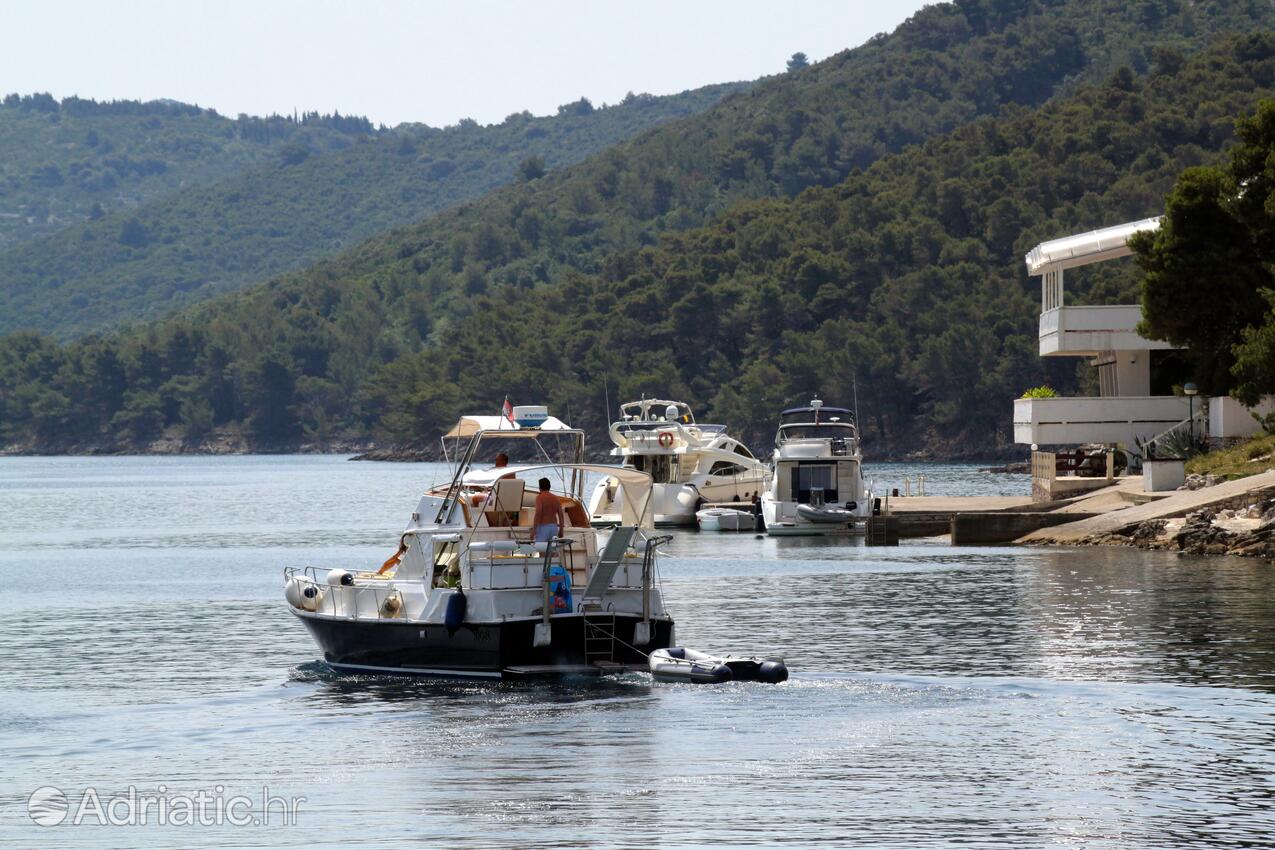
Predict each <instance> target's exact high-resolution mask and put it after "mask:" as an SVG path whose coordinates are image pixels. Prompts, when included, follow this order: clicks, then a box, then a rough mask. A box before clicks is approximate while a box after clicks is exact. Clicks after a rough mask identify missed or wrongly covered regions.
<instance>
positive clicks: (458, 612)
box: [285, 409, 673, 677]
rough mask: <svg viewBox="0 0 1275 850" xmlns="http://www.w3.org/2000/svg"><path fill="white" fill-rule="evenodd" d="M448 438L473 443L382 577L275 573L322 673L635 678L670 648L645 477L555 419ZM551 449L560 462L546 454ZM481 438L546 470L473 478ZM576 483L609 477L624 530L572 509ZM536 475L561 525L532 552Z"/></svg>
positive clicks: (487, 423)
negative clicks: (588, 452) (626, 674)
mask: <svg viewBox="0 0 1275 850" xmlns="http://www.w3.org/2000/svg"><path fill="white" fill-rule="evenodd" d="M515 410H517V409H515ZM447 437H454V438H456V439H457V440H467V441H468V442H467V445H466V447H465V448H464V450H463V452H461V453H460V456H459V457H458V458H457V459H456V463H455V467H454V469H453V472H452V475H451V479H450V481H449V482H448V483H447V484H446V485H443V486H439V487H435V488H432V489H430V490H429V491H428V492H426V493H425V494H424V495H423V496H422V497H421V498H420V501H419V503H418V504H417V506H416V510H415V511H413V513H412V517H411V521H410V522H409V523H408V526H407V528H406V529H405V530H404V531H403V532H402V534H401V535H400V536H399V546H398V549H397V551H396V552H395V553H394V555H393V556H392V557H390V558H389V559H388V560H387V561H386V562H385V563H384V564H382V565H381V566H380V568H379V569H375V570H366V571H348V570H344V569H333V570H323V569H319V568H315V567H308V568H290V569H288V570H286V571H285V576H286V586H285V596H286V597H287V599H288V602H289V604H290V607H291V610H292V612H293V613H294V614H295V615H296V616H297V617H299V618H300V619H301V620H302V622H304V623H305V625H306V627H307V628H308V629H309V630H310V632H311V634H312V636H313V637H314V638H315V640H316V642H317V643H318V644H319V646H320V647H321V648H322V650H323V653H324V658H325V659H326V660H327V661H328V663H329V664H331V665H332V666H333V667H336V668H337V669H339V670H344V671H368V672H392V673H412V674H420V673H425V674H441V675H461V676H497V677H499V676H510V675H531V674H537V673H553V674H562V673H597V672H599V671H606V670H611V669H625V668H627V667H633V668H642V667H644V666H645V660H646V654H647V653H648V652H649V651H650V650H651V649H654V648H659V647H663V646H668V645H669V643H670V641H671V639H672V636H673V621H672V619H671V617H669V615H668V613H667V612H666V611H665V610H664V604H663V597H662V595H661V593H660V590H659V587H658V586H657V585H656V584H655V562H656V558H657V549H656V547H657V546H658V545H659V544H660V543H661V542H663V541H664V540H666V539H667V538H657V537H652V536H651V534H650V530H651V528H652V526H653V510H652V499H651V489H652V488H651V478H650V476H649V475H647V474H646V473H644V472H640V471H637V470H632V469H620V470H617V469H615V468H613V467H607V466H599V465H594V464H587V463H584V462H583V457H584V433H583V432H582V431H579V430H577V429H573V428H570V427H569V426H567V425H566V424H565V423H562V422H561V421H560V420H557V419H554V418H553V417H547V416H546V417H544V418H542V419H541V420H539V421H538V424H537V425H536V426H535V427H527V426H525V425H519V424H517V422H515V421H511V420H510V419H506V418H505V417H487V416H465V417H462V418H461V419H460V421H458V422H457V423H456V425H455V426H454V427H453V428H452V429H451V430H450V431H449V432H448V434H447ZM550 438H552V439H550ZM508 440H514V441H517V442H515V443H512V444H511V443H508V442H506V441H508ZM550 442H551V443H554V444H555V445H556V446H557V447H559V448H560V449H564V451H563V452H561V454H565V457H566V460H558V461H555V460H553V459H552V458H551V457H550V455H549V452H548V451H547V447H546V443H550ZM492 443H503V445H505V446H506V447H508V448H509V450H510V451H511V452H514V453H520V454H524V455H526V454H528V453H531V454H539V455H541V456H543V458H544V462H534V463H525V464H519V465H502V466H496V467H492V468H480V467H479V458H483V462H484V465H485V463H487V462H490V461H489V459H487V458H486V457H485V455H486V454H487V452H485V451H484V449H486V448H488V447H490V446H491V445H492ZM444 445H446V443H444ZM587 474H601V475H607V476H609V477H610V478H612V479H613V480H614V481H615V486H616V487H617V488H619V490H620V491H621V492H622V493H623V495H624V503H625V509H624V510H623V511H622V512H621V514H620V518H619V519H620V526H619V527H618V528H616V529H615V530H614V532H611V533H610V534H606V535H602V536H601V537H600V536H599V535H600V533H599V532H598V531H597V530H595V529H594V528H592V527H591V525H590V523H589V517H588V516H587V514H586V513H585V511H584V507H583V497H584V486H585V477H586V475H587ZM541 478H547V479H549V480H550V481H551V482H552V483H551V489H550V492H551V493H552V494H553V495H554V497H555V498H556V499H557V500H558V503H559V505H560V506H561V508H562V510H563V513H564V515H565V517H566V521H567V527H566V528H563V529H560V533H559V534H558V535H557V536H556V537H555V538H554V539H553V540H552V541H550V542H549V543H536V542H535V541H534V535H533V528H532V521H533V518H534V514H535V505H536V497H537V495H538V492H539V491H538V487H537V482H538V481H539V479H541Z"/></svg>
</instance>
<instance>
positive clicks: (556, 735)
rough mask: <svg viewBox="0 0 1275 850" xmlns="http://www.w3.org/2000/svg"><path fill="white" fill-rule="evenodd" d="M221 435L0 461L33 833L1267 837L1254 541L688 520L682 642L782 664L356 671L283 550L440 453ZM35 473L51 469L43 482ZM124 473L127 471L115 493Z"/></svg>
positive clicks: (403, 481) (546, 841) (630, 838)
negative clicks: (128, 803) (332, 454)
mask: <svg viewBox="0 0 1275 850" xmlns="http://www.w3.org/2000/svg"><path fill="white" fill-rule="evenodd" d="M124 460H128V459H124ZM168 460H173V459H168ZM224 460H225V459H215V460H208V459H198V460H197V461H196V460H195V459H192V460H191V462H190V463H185V462H183V461H184V459H176V460H173V462H172V463H167V464H166V463H160V462H154V463H152V462H147V463H140V462H139V463H136V464H131V463H126V462H122V461H121V459H113V458H112V459H94V460H76V461H75V462H74V463H72V464H58V463H52V462H50V463H49V464H48V465H45V466H41V464H40V462H39V461H38V459H25V460H24V461H23V463H24V465H23V466H22V467H21V476H9V477H7V478H6V477H5V476H0V518H2V519H0V523H4V525H3V530H2V531H0V535H3V542H4V545H3V546H0V579H3V580H4V581H5V588H6V590H5V595H4V597H3V598H4V601H5V606H6V608H5V613H6V616H5V617H3V618H0V646H3V647H4V648H5V652H4V653H3V654H0V764H3V765H4V768H5V770H4V771H3V780H2V781H0V808H2V810H3V811H5V812H7V813H10V814H13V815H15V816H13V817H6V818H0V843H3V844H5V845H6V846H9V845H12V846H34V844H35V843H36V842H37V841H47V839H48V838H49V836H50V835H51V834H50V833H46V832H40V831H39V830H38V829H37V828H36V827H34V826H32V825H31V824H30V823H28V822H27V821H26V820H25V819H24V817H25V816H24V815H23V814H22V807H23V805H24V801H25V795H26V794H27V793H29V792H30V790H31V789H33V788H35V787H38V786H40V785H45V784H53V785H58V786H60V787H65V788H68V789H75V788H84V787H88V786H94V787H99V788H125V787H127V786H128V785H129V784H137V785H139V786H141V787H151V788H153V787H155V786H157V785H159V784H164V785H166V786H167V787H169V788H170V789H174V790H178V789H185V790H189V789H199V788H207V787H211V786H212V785H213V784H214V783H220V784H224V785H225V786H227V787H228V788H230V789H232V790H233V791H235V792H252V791H253V790H254V789H256V790H259V789H260V787H261V786H262V785H268V786H269V787H271V788H272V789H273V790H275V791H276V792H281V793H284V794H296V795H301V796H305V797H307V803H306V805H305V807H303V813H304V817H303V818H302V820H301V822H300V824H299V825H298V826H297V827H296V828H292V829H288V830H269V831H265V830H262V831H252V830H249V831H246V832H237V833H234V834H230V833H228V832H226V831H224V830H222V831H218V830H209V831H192V830H180V831H169V832H165V831H163V830H149V828H148V831H138V832H128V833H126V834H121V833H120V832H119V831H118V830H116V831H112V830H110V829H105V830H91V829H81V830H79V831H74V832H63V833H58V834H56V835H54V836H53V837H54V838H55V839H59V840H61V842H62V843H63V844H65V845H75V846H85V847H110V846H119V845H120V843H121V841H123V842H124V843H127V844H130V845H134V844H137V845H140V844H159V845H172V846H215V845H222V844H227V843H233V844H240V845H256V846H271V847H283V846H298V847H301V846H312V845H315V844H321V845H331V844H335V843H343V844H350V845H353V846H385V847H399V846H413V845H420V844H426V845H438V846H447V847H575V846H580V845H582V844H594V845H598V846H626V847H631V846H642V847H699V846H704V845H708V844H725V845H730V846H741V845H764V846H769V845H772V844H776V843H779V842H781V841H782V842H788V843H797V844H830V845H834V846H846V845H869V846H879V847H899V848H917V847H937V846H951V845H952V844H960V843H966V844H970V845H973V846H980V847H984V846H996V845H1004V846H1045V845H1053V844H1059V845H1064V846H1077V845H1083V846H1086V847H1111V848H1117V847H1121V848H1123V847H1131V846H1137V847H1148V848H1164V847H1176V846H1182V847H1188V846H1189V847H1208V846H1245V845H1249V846H1265V845H1266V844H1268V843H1269V833H1270V828H1271V826H1272V822H1271V820H1272V819H1271V814H1270V812H1271V808H1272V794H1273V793H1275V785H1273V783H1272V780H1271V778H1270V777H1271V776H1275V696H1272V694H1271V691H1272V688H1273V687H1275V663H1273V662H1275V657H1273V653H1275V636H1273V635H1275V605H1273V603H1272V602H1271V600H1272V599H1275V593H1273V592H1272V591H1275V587H1272V584H1273V583H1275V574H1273V573H1272V571H1271V570H1270V568H1269V566H1268V565H1264V564H1261V563H1257V562H1254V561H1249V560H1242V559H1234V558H1213V559H1203V558H1187V557H1177V556H1173V555H1168V554H1165V553H1146V552H1138V551H1131V550H1123V549H1075V550H1063V549H1019V548H971V549H953V548H950V547H948V546H946V545H943V544H942V543H941V542H939V541H907V542H905V544H904V545H903V546H900V547H898V548H869V547H866V546H864V545H863V543H862V541H859V540H854V539H840V540H818V539H780V540H776V539H768V538H762V539H756V538H755V537H753V536H752V535H747V534H746V535H728V534H718V535H709V534H697V533H694V532H679V533H678V534H677V535H676V537H675V539H674V541H673V542H672V543H671V544H670V545H669V547H668V557H667V558H666V559H665V560H664V562H663V565H662V567H661V576H662V578H663V580H664V582H665V590H666V598H667V601H668V605H669V606H670V608H671V609H672V610H673V612H674V614H675V615H676V616H677V618H678V633H679V636H680V639H681V641H682V642H684V643H686V644H688V645H691V646H697V647H702V648H705V649H710V650H722V651H727V650H733V651H743V652H749V653H772V652H773V653H780V654H783V655H786V656H787V658H788V660H789V664H790V667H791V668H792V669H793V671H794V676H793V678H792V679H790V680H789V681H788V682H786V683H784V684H782V685H778V686H770V685H762V684H756V683H733V684H729V685H726V686H721V687H696V686H690V685H678V684H665V683H652V682H651V681H650V680H649V679H647V678H645V677H642V676H638V675H628V676H624V677H618V678H613V679H605V680H602V681H597V682H593V681H590V682H567V683H557V684H548V683H539V682H529V683H488V682H455V681H446V680H414V679H393V678H380V677H359V676H354V677H348V676H337V675H334V674H333V673H332V672H331V670H330V669H329V668H327V667H326V665H324V664H322V662H319V661H317V660H316V656H317V652H316V650H315V648H314V645H313V644H312V643H311V641H310V640H309V638H308V636H307V635H306V633H305V631H304V629H302V628H301V627H300V626H299V624H298V623H296V622H295V620H294V618H293V617H292V616H291V615H290V614H288V613H287V611H286V610H285V609H284V608H283V606H282V604H281V602H280V599H279V585H280V569H281V567H282V565H283V564H285V563H313V564H317V565H323V566H327V565H331V566H348V565H350V564H366V563H379V562H380V561H381V560H383V558H384V556H385V554H387V553H386V552H385V551H383V550H384V549H385V543H384V541H385V540H388V539H392V537H393V533H394V531H395V529H396V528H397V526H398V520H399V519H401V515H402V507H403V504H404V502H405V501H406V502H410V500H411V495H412V494H413V493H414V492H416V491H417V490H418V489H419V485H420V478H421V470H420V468H419V467H406V468H404V467H395V466H379V465H378V466H363V465H356V464H345V465H341V464H340V463H339V462H333V461H328V460H325V459H305V460H304V461H303V462H302V461H296V460H295V459H279V460H278V461H277V462H275V461H272V460H271V459H230V460H229V461H228V462H226V463H224V464H223V463H221V462H222V461H224ZM4 463H6V461H5V460H3V459H0V464H4ZM325 464H326V465H325ZM3 468H4V470H5V471H8V470H9V469H10V468H11V467H3ZM41 470H43V472H44V473H48V482H47V483H48V485H49V486H44V485H41V486H39V487H37V486H35V485H31V484H30V482H31V481H34V480H43V479H40V475H41V474H43V473H41ZM117 473H119V474H122V475H126V476H128V480H129V481H130V482H131V483H130V486H128V487H113V488H111V490H110V494H109V496H103V495H102V493H104V492H105V490H103V489H101V488H99V487H98V484H99V483H100V482H101V481H103V480H108V479H112V478H113V476H115V475H116V474H117ZM953 475H954V478H953V480H955V473H954V474H953ZM23 476H25V477H23ZM15 478H21V479H22V480H23V481H26V482H27V483H26V484H22V483H21V482H19V483H18V484H15V483H14V481H15ZM36 490H38V491H39V493H35V491H36ZM33 493H34V495H33ZM175 493H182V494H183V496H182V498H180V499H179V498H175V496H174V494H175ZM192 494H193V495H192ZM285 495H286V498H283V496H285ZM192 504H194V505H196V506H197V507H192V506H191V505H192ZM86 506H90V507H91V509H86ZM65 517H70V519H69V520H67V521H66V522H65V523H64V522H63V518H65ZM183 523H185V524H183ZM84 541H91V542H92V545H88V546H86V545H84Z"/></svg>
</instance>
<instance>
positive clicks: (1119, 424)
mask: <svg viewBox="0 0 1275 850" xmlns="http://www.w3.org/2000/svg"><path fill="white" fill-rule="evenodd" d="M1194 406H1195V409H1196V411H1197V412H1198V411H1199V407H1200V405H1199V400H1197V401H1196V403H1195V405H1194ZM1189 415H1190V403H1189V401H1188V399H1187V398H1186V397H1182V396H1108V397H1105V398H1090V397H1087V398H1020V399H1015V400H1014V442H1015V443H1021V444H1024V445H1032V444H1035V445H1039V446H1078V445H1081V444H1082V443H1104V444H1106V443H1116V444H1120V445H1123V446H1125V447H1127V448H1133V447H1134V445H1135V439H1143V440H1146V439H1149V438H1151V437H1154V436H1156V435H1157V434H1160V433H1162V432H1164V431H1166V430H1168V429H1169V428H1172V427H1173V426H1174V425H1177V424H1178V423H1180V422H1183V421H1185V420H1186V419H1187V417H1188V416H1189Z"/></svg>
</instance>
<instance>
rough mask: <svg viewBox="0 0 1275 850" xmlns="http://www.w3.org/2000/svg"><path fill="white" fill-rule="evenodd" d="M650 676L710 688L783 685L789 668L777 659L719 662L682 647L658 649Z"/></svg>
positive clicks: (652, 655) (651, 664)
mask: <svg viewBox="0 0 1275 850" xmlns="http://www.w3.org/2000/svg"><path fill="white" fill-rule="evenodd" d="M650 666H651V675H652V676H654V677H655V678H657V679H665V680H668V681H674V682H691V683H693V684H697V685H711V684H717V683H720V682H729V681H732V680H734V681H739V682H770V683H772V684H773V683H777V682H782V681H784V680H785V679H787V678H788V668H787V666H785V665H784V660H783V659H782V658H778V657H774V656H772V657H769V658H759V657H755V656H754V657H748V658H737V657H734V656H729V655H728V656H726V657H724V658H718V657H717V656H715V655H708V654H707V653H704V652H696V651H695V650H693V649H686V648H685V647H681V646H674V647H670V648H669V649H657V650H655V651H654V652H652V653H651V656H650Z"/></svg>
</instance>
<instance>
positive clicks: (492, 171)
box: [0, 83, 747, 337]
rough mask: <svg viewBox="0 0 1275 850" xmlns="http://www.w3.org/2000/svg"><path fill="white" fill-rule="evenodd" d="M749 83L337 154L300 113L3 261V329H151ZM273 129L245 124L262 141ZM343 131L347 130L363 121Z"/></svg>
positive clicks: (360, 140)
mask: <svg viewBox="0 0 1275 850" xmlns="http://www.w3.org/2000/svg"><path fill="white" fill-rule="evenodd" d="M746 87H747V84H744V83H727V84H722V85H714V86H705V87H703V88H700V89H695V90H692V91H686V92H682V93H681V94H676V95H668V96H664V97H654V96H652V95H645V94H644V95H633V94H630V95H629V96H628V97H627V98H625V99H624V101H623V102H621V103H619V104H616V105H614V106H610V107H605V108H594V107H593V105H592V104H591V103H589V101H587V100H583V99H582V100H579V101H576V102H574V103H569V104H564V105H563V106H561V107H560V108H559V110H558V114H557V115H553V116H542V117H535V116H532V115H531V114H530V113H527V112H519V113H514V114H513V115H510V116H509V117H508V118H506V119H505V120H504V121H503V122H502V123H500V124H498V125H492V126H486V127H482V126H479V125H478V124H477V123H475V122H473V121H462V122H461V123H460V124H458V125H456V126H453V127H449V128H447V129H444V130H438V129H434V128H431V127H426V126H424V125H401V126H399V127H397V128H395V129H394V130H393V131H386V132H382V133H380V134H379V135H378V136H377V137H375V138H373V137H372V136H370V135H368V134H366V133H364V134H363V135H359V136H357V137H352V139H349V140H347V141H346V142H345V143H344V144H343V145H332V144H327V143H326V142H325V141H324V139H323V138H321V137H319V136H316V135H312V134H311V133H310V132H309V127H310V126H311V125H315V124H318V125H322V122H323V121H329V122H330V121H333V120H335V119H331V118H328V119H321V118H319V117H317V116H307V117H306V118H304V119H303V125H302V126H303V128H304V129H305V132H303V133H299V134H296V135H295V136H294V137H293V136H290V137H287V138H289V139H290V140H289V141H288V142H287V143H286V144H284V145H282V146H281V147H279V148H278V149H277V150H276V151H275V153H274V155H273V156H271V157H270V158H269V159H268V160H265V161H262V162H259V163H257V164H255V165H253V166H252V167H247V168H243V169H240V170H239V171H238V173H235V174H232V175H230V176H224V179H221V180H220V181H218V182H215V183H212V184H210V185H199V186H191V187H189V188H186V189H184V190H183V191H177V192H173V193H170V194H168V195H167V196H164V197H162V198H159V199H157V200H154V201H152V202H151V203H148V204H144V205H142V206H138V207H128V208H127V209H122V210H121V211H119V212H116V213H114V214H108V215H101V214H99V213H94V214H93V216H92V217H91V220H89V221H86V222H84V223H83V224H80V225H77V226H74V227H67V228H63V229H62V230H60V231H59V232H57V233H54V234H52V235H49V236H46V237H44V238H41V239H34V240H29V241H27V242H25V243H23V244H21V245H17V246H13V247H11V248H9V250H7V251H4V252H0V333H3V332H7V331H13V330H17V329H33V330H39V331H45V332H50V333H55V334H58V335H59V336H64V337H65V336H75V335H78V334H82V333H85V332H88V331H94V330H98V331H100V330H105V329H108V328H111V327H113V326H116V325H119V324H121V323H127V322H131V321H139V320H144V319H151V318H157V317H159V316H163V315H165V314H167V313H169V312H172V311H173V310H174V309H176V308H178V307H181V306H183V305H187V304H193V303H197V302H199V301H203V300H206V299H208V298H210V297H212V296H214V295H217V294H220V293H224V292H229V291H233V290H236V289H240V288H242V287H244V286H246V285H249V284H252V283H257V282H260V281H263V280H265V279H266V278H269V277H271V276H273V275H275V274H278V273H279V272H283V271H287V270H289V269H295V268H299V267H301V266H304V265H305V264H306V263H309V262H312V261H314V260H316V259H319V258H320V257H325V256H328V255H331V254H335V253H337V252H338V251H340V250H341V249H343V248H345V247H348V246H350V245H353V244H355V243H357V242H359V241H360V240H362V239H365V238H367V237H368V236H370V235H372V234H374V233H379V232H382V231H385V230H388V229H390V228H392V227H397V226H400V225H403V224H407V223H409V222H412V221H416V220H418V219H420V218H423V217H424V216H426V215H428V214H430V213H433V212H437V211H438V210H441V209H444V208H446V207H449V206H452V205H454V204H456V203H458V202H460V201H465V200H470V199H473V198H477V197H479V196H481V195H483V194H484V193H486V192H488V191H490V190H491V189H493V188H495V187H497V186H500V185H502V184H505V183H508V182H510V181H511V180H515V179H519V178H523V179H532V178H535V177H536V176H538V175H540V174H541V173H543V172H544V171H545V170H546V169H552V168H557V167H560V166H563V165H566V164H568V163H572V162H577V161H579V160H581V159H584V158H585V157H587V156H590V155H592V154H594V153H596V152H598V151H600V150H603V149H604V148H607V147H609V146H610V145H613V144H615V143H616V142H619V141H622V140H624V139H627V138H631V137H633V136H635V135H637V134H638V133H640V132H641V131H643V130H645V129H648V128H650V127H652V126H655V125H657V124H660V123H662V122H664V121H668V120H670V119H672V118H677V117H681V116H686V115H692V114H695V113H697V112H701V111H703V110H704V109H706V108H708V107H709V106H712V105H713V104H714V103H715V102H717V101H718V100H720V99H721V98H722V97H723V96H725V95H727V94H730V93H732V92H735V91H740V90H742V89H744V88H746ZM65 103H66V102H65V101H64V104H65ZM72 111H74V110H72ZM254 120H255V119H254ZM280 121H283V119H278V120H273V119H272V120H270V121H258V122H256V123H255V124H253V123H252V121H249V120H248V119H244V122H243V123H244V126H256V127H258V128H259V130H260V131H261V132H262V133H265V134H266V136H269V134H270V132H272V130H271V128H276V127H278V126H280ZM340 121H341V122H348V123H349V124H350V126H351V128H354V127H356V126H358V122H359V121H362V119H357V120H356V119H348V118H341V119H340ZM304 122H308V123H304ZM2 124H3V116H2V115H0V125H2ZM363 125H366V122H363ZM139 126H140V125H139ZM282 126H284V127H291V126H292V125H291V122H290V121H285V122H284V123H283V124H282ZM351 141H353V142H357V143H354V144H352V143H351ZM187 144H189V142H187ZM153 167H154V168H157V169H158V168H162V167H163V163H162V161H155V164H154V166H153ZM76 173H77V174H80V176H81V177H82V178H83V180H86V181H89V182H90V183H91V182H92V181H93V180H96V179H98V178H97V176H95V175H97V172H95V171H93V170H92V169H89V170H87V171H84V172H76ZM106 173H107V174H110V173H112V172H109V171H108V172H106ZM161 173H163V172H161ZM83 195H84V193H83V192H81V196H83Z"/></svg>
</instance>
